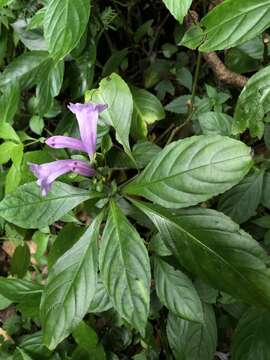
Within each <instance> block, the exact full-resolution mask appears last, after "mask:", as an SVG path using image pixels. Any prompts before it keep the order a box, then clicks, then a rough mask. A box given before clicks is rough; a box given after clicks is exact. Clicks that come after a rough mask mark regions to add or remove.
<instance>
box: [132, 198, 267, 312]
mask: <svg viewBox="0 0 270 360" xmlns="http://www.w3.org/2000/svg"><path fill="white" fill-rule="evenodd" d="M132 202H133V203H134V204H135V205H136V206H137V207H139V209H140V210H142V211H144V212H145V214H146V215H147V216H148V217H149V219H151V221H152V222H153V223H154V224H155V226H156V227H157V229H158V230H159V232H160V233H161V236H163V239H164V241H165V243H166V245H167V246H168V248H169V249H170V250H171V251H172V253H173V255H174V256H175V257H176V258H177V260H178V261H179V262H180V264H181V265H183V266H184V267H185V268H186V269H187V270H188V271H191V272H192V273H194V274H195V275H197V276H198V277H199V278H201V279H202V280H203V281H205V282H207V283H209V284H210V285H212V286H213V287H215V288H217V289H220V290H223V291H225V292H227V293H228V294H231V295H232V296H234V297H235V298H239V299H242V300H243V301H244V302H247V303H251V304H255V305H258V306H265V307H268V308H270V283H269V278H270V275H269V274H268V273H267V271H266V266H265V263H266V261H267V256H266V253H265V251H264V250H263V249H262V248H261V247H260V246H259V244H258V243H257V242H256V241H255V240H254V239H253V238H252V237H251V236H250V235H249V234H247V233H245V232H244V231H243V230H240V229H239V226H238V225H237V224H236V223H234V222H233V221H232V220H231V219H230V218H229V217H227V216H225V215H223V214H222V213H219V212H217V211H215V210H210V209H203V208H193V209H185V210H181V211H178V212H177V214H178V215H175V214H173V213H171V212H170V211H169V210H166V209H164V208H161V207H159V206H157V205H152V204H148V203H142V202H138V201H134V200H132Z"/></svg>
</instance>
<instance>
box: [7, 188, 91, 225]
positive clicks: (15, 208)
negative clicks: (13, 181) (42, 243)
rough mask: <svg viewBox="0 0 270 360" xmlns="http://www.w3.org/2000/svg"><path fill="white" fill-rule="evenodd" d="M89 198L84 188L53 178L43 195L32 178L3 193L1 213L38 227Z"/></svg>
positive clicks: (14, 222) (14, 221)
mask: <svg viewBox="0 0 270 360" xmlns="http://www.w3.org/2000/svg"><path fill="white" fill-rule="evenodd" d="M88 199H89V194H88V192H87V191H85V190H82V189H79V188H75V187H73V186H70V185H67V184H64V183H61V182H55V183H54V184H53V186H52V189H51V191H50V192H49V194H48V195H47V196H46V197H44V196H41V193H40V188H39V187H38V186H37V185H36V183H35V182H31V183H28V184H25V185H22V186H20V187H19V188H18V189H17V190H16V191H15V192H13V193H11V194H8V195H6V196H5V198H4V200H2V201H1V202H0V216H2V217H3V218H4V219H6V220H7V221H9V222H11V223H13V224H15V225H18V226H20V227H22V228H24V229H33V228H39V229H41V228H43V227H46V226H48V225H51V224H52V223H54V222H55V221H57V220H59V219H60V218H61V217H62V216H63V215H65V214H67V213H68V212H69V211H70V210H72V209H73V208H74V207H75V206H77V205H79V204H80V203H81V202H83V201H86V200H88Z"/></svg>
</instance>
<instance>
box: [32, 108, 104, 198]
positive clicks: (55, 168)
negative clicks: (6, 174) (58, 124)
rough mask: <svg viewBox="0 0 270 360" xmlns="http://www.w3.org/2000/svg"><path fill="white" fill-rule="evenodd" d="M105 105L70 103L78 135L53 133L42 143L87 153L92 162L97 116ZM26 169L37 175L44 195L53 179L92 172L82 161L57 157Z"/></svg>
mask: <svg viewBox="0 0 270 360" xmlns="http://www.w3.org/2000/svg"><path fill="white" fill-rule="evenodd" d="M106 108H107V105H105V104H93V103H86V104H80V103H76V104H69V106H68V109H69V110H70V111H71V112H72V113H73V114H75V115H76V118H77V121H78V124H79V130H80V137H81V138H80V139H77V138H73V137H69V136H52V137H49V138H48V139H47V140H46V141H45V143H46V144H47V145H48V146H50V147H52V148H55V149H60V148H68V149H72V150H79V151H83V152H86V153H87V154H88V156H89V159H90V160H91V161H92V160H93V157H94V154H95V152H96V141H97V123H98V117H99V114H100V113H101V112H102V111H103V110H105V109H106ZM29 168H30V170H31V171H32V172H33V174H34V175H35V176H36V177H37V178H38V180H37V184H38V185H39V186H40V188H41V194H42V195H43V196H46V195H47V194H48V192H49V191H50V188H51V185H52V183H53V182H54V180H55V179H56V178H58V177H59V176H61V175H64V174H67V173H69V172H74V173H76V174H79V175H82V176H87V177H89V176H94V175H95V169H94V168H93V166H92V165H90V163H88V162H87V161H84V160H73V159H66V160H56V161H53V162H50V163H46V164H42V165H38V164H30V165H29Z"/></svg>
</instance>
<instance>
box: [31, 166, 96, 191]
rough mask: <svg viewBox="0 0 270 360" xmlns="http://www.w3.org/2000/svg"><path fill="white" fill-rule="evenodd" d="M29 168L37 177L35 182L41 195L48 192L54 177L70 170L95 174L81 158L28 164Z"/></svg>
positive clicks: (80, 173)
mask: <svg viewBox="0 0 270 360" xmlns="http://www.w3.org/2000/svg"><path fill="white" fill-rule="evenodd" d="M29 169H30V170H31V171H32V173H33V174H34V175H35V176H36V177H37V178H38V180H37V184H38V185H39V186H40V187H41V194H42V196H45V195H47V194H48V192H49V191H50V188H51V185H52V183H53V182H54V180H55V179H57V178H58V177H59V176H61V175H64V174H66V173H69V172H71V171H72V172H75V173H76V174H79V175H83V176H93V175H95V170H94V169H93V168H92V167H91V166H90V165H89V164H88V163H87V162H85V161H82V160H71V159H67V160H57V161H53V162H50V163H46V164H42V165H38V164H29Z"/></svg>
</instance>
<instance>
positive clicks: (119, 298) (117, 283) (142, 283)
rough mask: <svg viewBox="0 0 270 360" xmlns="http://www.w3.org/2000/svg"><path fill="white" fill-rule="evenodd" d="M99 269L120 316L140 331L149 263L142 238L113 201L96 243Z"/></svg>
mask: <svg viewBox="0 0 270 360" xmlns="http://www.w3.org/2000/svg"><path fill="white" fill-rule="evenodd" d="M99 264H100V273H101V278H102V281H103V283H104V285H105V287H106V289H107V292H108V293H109V296H110V298H111V301H112V303H113V305H114V307H115V309H116V310H117V311H118V313H119V314H120V316H121V317H122V318H123V319H125V320H126V321H127V322H128V323H129V324H131V325H132V326H133V327H134V328H136V329H138V330H139V331H140V332H141V333H142V334H144V332H145V327H146V322H147V317H148V312H149V300H150V264H149V258H148V254H147V250H146V248H145V246H144V243H143V240H142V239H141V238H140V236H139V234H138V233H137V231H136V230H135V228H134V227H133V226H132V225H131V224H130V223H129V222H128V220H127V218H126V217H125V215H124V214H123V213H122V211H121V210H120V209H119V208H118V207H117V205H116V204H115V203H114V202H111V203H110V212H109V216H108V220H107V223H106V227H105V229H104V233H103V237H102V241H101V246H100V258H99Z"/></svg>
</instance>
